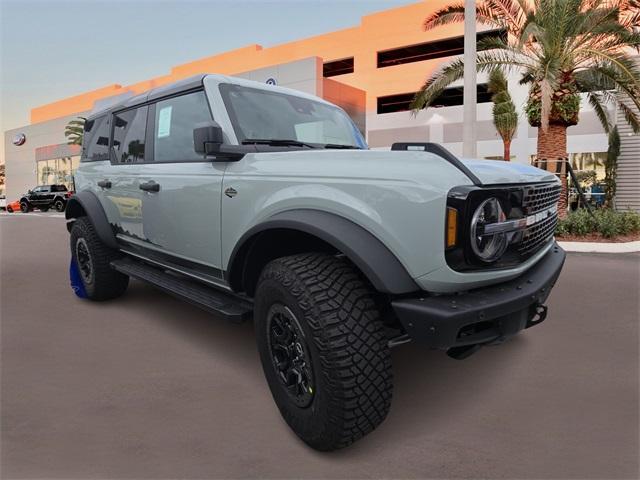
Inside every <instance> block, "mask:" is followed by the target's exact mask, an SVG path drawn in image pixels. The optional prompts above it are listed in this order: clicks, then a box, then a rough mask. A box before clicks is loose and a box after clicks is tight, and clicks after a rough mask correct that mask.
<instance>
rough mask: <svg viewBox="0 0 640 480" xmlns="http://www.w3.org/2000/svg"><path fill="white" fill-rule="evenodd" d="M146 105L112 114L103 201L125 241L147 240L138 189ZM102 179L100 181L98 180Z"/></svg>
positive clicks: (116, 229) (119, 234)
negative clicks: (108, 162) (108, 163)
mask: <svg viewBox="0 0 640 480" xmlns="http://www.w3.org/2000/svg"><path fill="white" fill-rule="evenodd" d="M148 111H149V108H148V107H147V106H146V105H142V106H138V107H133V108H128V109H126V110H121V111H118V112H115V113H113V115H112V116H111V122H110V123H111V125H110V128H111V142H110V145H111V147H110V160H111V164H110V165H109V167H108V172H105V173H107V175H105V179H104V180H106V181H107V182H108V183H106V184H105V183H102V185H105V186H104V187H100V185H101V183H97V185H98V186H99V187H100V188H101V189H102V195H101V196H102V198H101V200H102V202H103V205H104V207H105V211H106V212H107V217H108V218H109V222H110V223H111V224H112V226H113V227H114V229H115V231H116V236H117V237H118V238H119V239H120V240H124V241H129V242H131V241H140V242H145V241H146V236H145V233H144V229H143V225H142V193H143V192H142V190H140V188H139V184H140V182H139V178H138V176H139V174H140V167H141V165H142V164H143V163H144V161H145V160H146V157H147V154H148V152H147V149H146V132H147V113H148ZM98 182H99V180H98Z"/></svg>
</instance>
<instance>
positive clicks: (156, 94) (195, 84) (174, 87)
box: [88, 74, 207, 118]
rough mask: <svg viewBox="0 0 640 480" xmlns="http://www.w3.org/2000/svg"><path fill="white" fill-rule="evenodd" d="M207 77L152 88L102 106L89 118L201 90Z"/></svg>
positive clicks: (195, 76)
mask: <svg viewBox="0 0 640 480" xmlns="http://www.w3.org/2000/svg"><path fill="white" fill-rule="evenodd" d="M205 77H207V75H206V74H200V75H194V76H193V77H189V78H184V79H182V80H178V81H177V82H172V83H168V84H166V85H162V86H160V87H157V88H152V89H151V90H149V91H147V92H144V93H141V94H139V95H135V96H133V97H131V96H130V97H125V98H122V99H120V100H118V101H116V102H115V103H112V104H110V105H108V106H102V107H99V108H97V109H95V110H93V111H92V112H91V113H90V114H89V116H88V118H94V117H97V116H100V115H104V114H105V113H107V112H110V111H112V110H117V109H120V108H127V107H134V106H136V105H140V104H142V103H145V102H149V101H153V100H156V99H158V98H163V97H168V96H171V95H174V94H176V93H180V92H186V91H189V90H193V89H196V88H200V87H202V85H203V81H204V79H205Z"/></svg>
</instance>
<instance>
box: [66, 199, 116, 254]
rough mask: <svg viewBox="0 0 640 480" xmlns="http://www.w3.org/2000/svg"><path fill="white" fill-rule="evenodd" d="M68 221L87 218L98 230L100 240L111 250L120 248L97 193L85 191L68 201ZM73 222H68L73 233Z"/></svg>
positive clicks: (68, 226)
mask: <svg viewBox="0 0 640 480" xmlns="http://www.w3.org/2000/svg"><path fill="white" fill-rule="evenodd" d="M64 216H65V218H66V219H67V220H73V219H75V218H78V217H82V216H87V217H89V220H90V221H91V223H92V224H93V228H95V229H96V233H97V234H98V237H100V240H102V242H103V243H104V244H105V245H107V246H108V247H111V248H118V242H117V240H116V236H115V234H114V233H113V229H112V228H111V225H110V224H109V220H107V215H106V213H105V212H104V208H102V204H101V203H100V200H99V199H98V197H97V196H96V194H95V193H93V192H91V191H89V190H85V191H82V192H79V193H76V194H75V195H73V196H71V198H69V200H67V208H66V210H65V211H64ZM72 225H73V222H72V221H71V222H67V230H69V231H71V227H72Z"/></svg>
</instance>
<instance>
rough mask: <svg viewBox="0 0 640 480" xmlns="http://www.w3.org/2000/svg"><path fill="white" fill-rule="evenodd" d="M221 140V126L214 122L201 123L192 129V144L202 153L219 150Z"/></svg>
mask: <svg viewBox="0 0 640 480" xmlns="http://www.w3.org/2000/svg"><path fill="white" fill-rule="evenodd" d="M222 140H223V139H222V127H221V126H220V125H218V124H217V123H216V122H213V121H212V122H207V123H201V124H200V125H199V126H197V127H196V128H194V129H193V145H194V147H195V150H196V152H198V153H201V154H203V155H207V154H209V153H213V152H215V151H216V150H219V149H220V145H222Z"/></svg>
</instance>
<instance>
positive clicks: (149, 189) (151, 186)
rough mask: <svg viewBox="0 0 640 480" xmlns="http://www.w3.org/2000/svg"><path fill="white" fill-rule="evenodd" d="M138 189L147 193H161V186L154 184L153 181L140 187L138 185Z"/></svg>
mask: <svg viewBox="0 0 640 480" xmlns="http://www.w3.org/2000/svg"><path fill="white" fill-rule="evenodd" d="M138 187H139V188H140V190H144V191H145V192H159V191H160V184H159V183H156V182H154V181H153V180H149V181H148V182H145V183H141V184H140V185H138Z"/></svg>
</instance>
